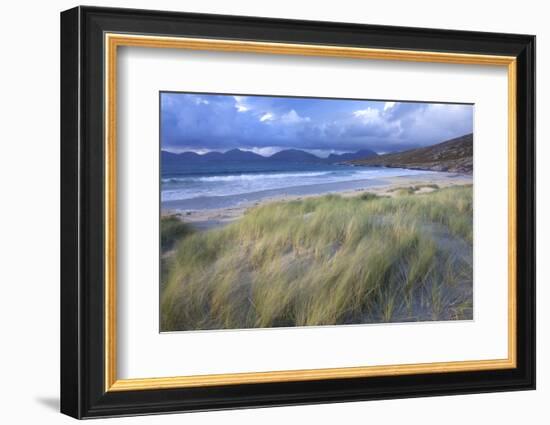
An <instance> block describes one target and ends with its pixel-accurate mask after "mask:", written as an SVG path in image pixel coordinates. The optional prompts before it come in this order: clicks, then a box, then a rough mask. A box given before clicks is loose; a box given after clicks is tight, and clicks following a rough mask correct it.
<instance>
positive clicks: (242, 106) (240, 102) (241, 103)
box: [233, 96, 250, 112]
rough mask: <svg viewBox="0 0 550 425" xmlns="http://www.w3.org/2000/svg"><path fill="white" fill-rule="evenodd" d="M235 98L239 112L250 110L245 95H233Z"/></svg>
mask: <svg viewBox="0 0 550 425" xmlns="http://www.w3.org/2000/svg"><path fill="white" fill-rule="evenodd" d="M233 99H235V109H237V111H238V112H246V111H250V106H248V105H247V104H246V103H245V102H246V97H244V96H233Z"/></svg>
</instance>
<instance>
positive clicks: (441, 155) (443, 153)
mask: <svg viewBox="0 0 550 425" xmlns="http://www.w3.org/2000/svg"><path fill="white" fill-rule="evenodd" d="M348 163H349V164H352V165H371V166H384V167H393V168H411V169H418V170H432V171H448V172H454V173H467V174H471V173H472V171H473V134H466V135H464V136H461V137H457V138H455V139H451V140H447V141H445V142H443V143H439V144H437V145H432V146H427V147H424V148H418V149H410V150H406V151H403V152H397V153H389V154H385V155H379V156H377V157H376V158H363V159H356V160H352V161H348Z"/></svg>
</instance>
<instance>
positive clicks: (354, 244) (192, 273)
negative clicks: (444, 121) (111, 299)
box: [161, 186, 472, 331]
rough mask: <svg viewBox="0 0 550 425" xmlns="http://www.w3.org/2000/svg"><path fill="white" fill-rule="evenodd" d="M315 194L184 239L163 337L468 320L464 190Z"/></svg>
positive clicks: (468, 232)
mask: <svg viewBox="0 0 550 425" xmlns="http://www.w3.org/2000/svg"><path fill="white" fill-rule="evenodd" d="M371 195H372V194H367V193H364V194H361V195H359V196H357V197H348V198H346V197H340V196H337V195H327V196H322V197H316V198H307V199H303V200H296V201H288V202H275V203H271V204H266V205H263V206H258V207H256V208H253V209H250V210H248V211H247V213H246V214H245V215H244V217H243V218H242V219H240V220H239V221H237V222H234V223H232V224H229V225H227V226H226V227H224V228H218V229H212V230H209V231H206V232H196V233H193V234H188V233H185V232H184V234H186V237H185V238H183V239H182V240H181V242H179V243H178V244H177V245H175V250H174V253H173V255H171V256H170V257H169V258H168V259H167V260H166V261H167V264H166V270H167V272H166V276H163V282H164V284H163V290H162V294H161V303H162V305H161V312H162V314H161V327H162V330H164V331H169V330H191V329H234V328H251V327H276V326H310V325H335V324H347V323H373V322H374V323H377V322H396V321H417V320H449V319H471V318H472V188H471V186H463V187H454V188H448V189H440V190H436V191H434V192H430V193H417V194H405V195H403V196H399V197H395V198H390V197H376V196H374V195H373V196H371Z"/></svg>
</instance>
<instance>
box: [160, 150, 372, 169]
mask: <svg viewBox="0 0 550 425" xmlns="http://www.w3.org/2000/svg"><path fill="white" fill-rule="evenodd" d="M377 155H378V154H377V153H376V152H374V151H371V150H369V149H363V150H360V151H357V152H348V153H342V154H330V155H329V156H328V157H327V158H320V157H318V156H316V155H313V154H312V153H309V152H306V151H302V150H299V149H286V150H282V151H279V152H277V153H274V154H273V155H271V156H262V155H258V154H256V153H254V152H250V151H243V150H241V149H231V150H229V151H227V152H224V153H222V152H208V153H205V154H202V155H199V154H198V153H195V152H182V153H173V152H168V151H164V150H163V151H161V160H162V162H163V164H166V165H175V164H180V163H185V162H189V161H192V162H193V163H196V162H208V163H210V162H216V161H225V162H227V161H233V162H243V161H245V162H260V161H281V162H288V163H324V164H334V163H341V162H345V161H351V160H354V159H365V158H372V157H375V156H377Z"/></svg>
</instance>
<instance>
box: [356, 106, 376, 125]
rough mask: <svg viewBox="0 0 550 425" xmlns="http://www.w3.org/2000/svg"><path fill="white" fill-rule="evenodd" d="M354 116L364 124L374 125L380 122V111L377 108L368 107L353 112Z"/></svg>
mask: <svg viewBox="0 0 550 425" xmlns="http://www.w3.org/2000/svg"><path fill="white" fill-rule="evenodd" d="M353 116H354V117H356V118H360V119H361V121H363V122H364V123H373V122H377V121H380V111H379V110H378V109H376V108H371V107H368V108H367V109H360V110H358V111H354V112H353Z"/></svg>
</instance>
